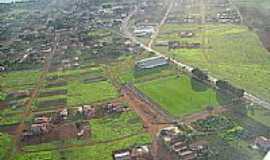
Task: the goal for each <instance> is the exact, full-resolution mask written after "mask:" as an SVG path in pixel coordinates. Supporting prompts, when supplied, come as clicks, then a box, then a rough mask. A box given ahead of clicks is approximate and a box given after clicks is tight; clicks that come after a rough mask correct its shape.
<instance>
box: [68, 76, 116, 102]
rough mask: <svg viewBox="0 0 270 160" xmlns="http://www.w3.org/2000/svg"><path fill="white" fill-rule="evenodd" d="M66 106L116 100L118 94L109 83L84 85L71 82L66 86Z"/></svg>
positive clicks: (101, 82)
mask: <svg viewBox="0 0 270 160" xmlns="http://www.w3.org/2000/svg"><path fill="white" fill-rule="evenodd" d="M67 88H68V105H69V106H75V105H80V104H90V103H93V102H98V101H102V100H107V99H112V98H116V97H117V96H118V95H119V93H118V92H117V90H116V89H115V88H114V87H113V86H112V84H111V83H110V82H109V81H100V82H95V83H88V84H84V83H81V82H79V81H73V82H70V83H69V84H68V87H67Z"/></svg>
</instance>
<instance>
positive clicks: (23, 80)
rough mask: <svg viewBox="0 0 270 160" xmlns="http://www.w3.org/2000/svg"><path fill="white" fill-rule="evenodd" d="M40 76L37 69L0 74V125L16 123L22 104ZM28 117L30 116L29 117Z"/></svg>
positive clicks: (22, 109) (18, 120)
mask: <svg viewBox="0 0 270 160" xmlns="http://www.w3.org/2000/svg"><path fill="white" fill-rule="evenodd" d="M39 76H40V72H39V71H34V70H29V71H14V72H9V73H4V74H2V75H1V76H0V81H1V91H0V97H1V98H0V109H1V113H0V125H1V126H5V125H9V126H10V125H14V124H18V123H19V122H20V120H21V118H22V116H21V113H22V112H23V111H24V105H25V103H26V102H27V100H28V99H29V97H30V94H31V91H32V89H33V88H34V87H35V85H36V82H37V80H38V78H39ZM29 119H30V118H29Z"/></svg>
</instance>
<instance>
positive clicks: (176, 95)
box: [136, 75, 223, 117]
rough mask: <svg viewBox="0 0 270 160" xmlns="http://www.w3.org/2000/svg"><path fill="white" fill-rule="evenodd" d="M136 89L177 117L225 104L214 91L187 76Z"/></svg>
mask: <svg viewBox="0 0 270 160" xmlns="http://www.w3.org/2000/svg"><path fill="white" fill-rule="evenodd" d="M136 87H137V88H138V89H139V90H141V91H142V92H143V93H144V94H145V95H147V96H148V97H150V98H151V99H152V100H153V101H155V102H156V103H159V104H160V105H161V107H162V108H163V109H164V110H166V111H168V112H169V113H170V114H171V115H173V116H176V117H181V116H184V115H187V114H191V113H194V112H200V111H202V110H204V109H205V108H206V107H207V106H219V105H220V104H221V103H223V102H222V98H221V97H219V96H218V94H217V93H216V92H215V91H214V90H213V89H211V88H208V87H207V86H205V85H203V84H201V83H200V82H198V81H196V80H193V79H190V78H189V77H188V76H186V75H181V76H180V78H177V77H176V76H170V77H167V78H162V79H157V80H153V81H148V82H144V83H138V84H136Z"/></svg>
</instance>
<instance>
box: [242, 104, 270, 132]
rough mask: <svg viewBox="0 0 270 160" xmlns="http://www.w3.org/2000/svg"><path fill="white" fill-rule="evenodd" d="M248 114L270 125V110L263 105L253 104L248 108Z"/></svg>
mask: <svg viewBox="0 0 270 160" xmlns="http://www.w3.org/2000/svg"><path fill="white" fill-rule="evenodd" d="M247 115H248V116H249V117H250V118H252V119H254V120H255V121H257V122H259V123H262V124H263V125H265V126H268V127H270V124H269V122H270V111H269V110H266V109H264V108H262V107H256V106H253V107H252V108H250V109H249V110H248V113H247Z"/></svg>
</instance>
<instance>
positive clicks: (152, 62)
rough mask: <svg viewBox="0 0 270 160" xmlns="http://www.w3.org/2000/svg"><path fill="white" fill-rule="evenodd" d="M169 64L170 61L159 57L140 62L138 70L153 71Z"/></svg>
mask: <svg viewBox="0 0 270 160" xmlns="http://www.w3.org/2000/svg"><path fill="white" fill-rule="evenodd" d="M167 64H169V61H168V59H167V58H165V57H161V56H157V57H151V58H146V59H142V60H140V61H137V62H136V68H137V69H151V68H155V67H159V66H164V65H167Z"/></svg>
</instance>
